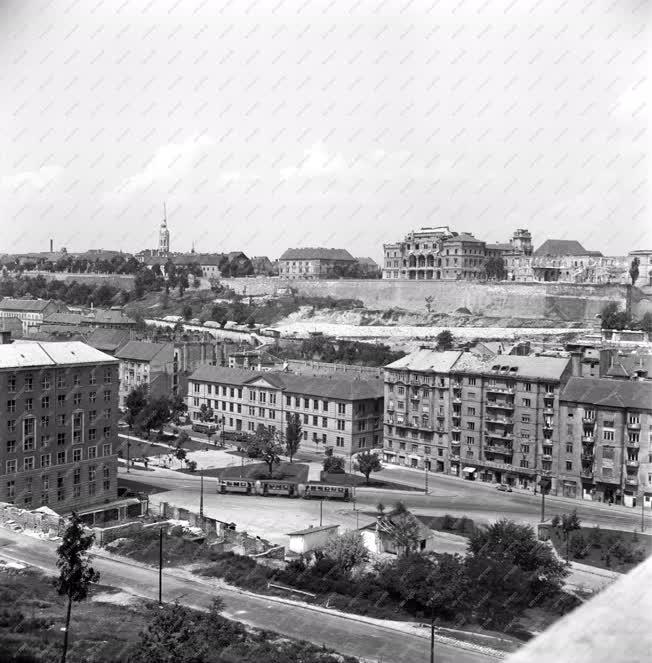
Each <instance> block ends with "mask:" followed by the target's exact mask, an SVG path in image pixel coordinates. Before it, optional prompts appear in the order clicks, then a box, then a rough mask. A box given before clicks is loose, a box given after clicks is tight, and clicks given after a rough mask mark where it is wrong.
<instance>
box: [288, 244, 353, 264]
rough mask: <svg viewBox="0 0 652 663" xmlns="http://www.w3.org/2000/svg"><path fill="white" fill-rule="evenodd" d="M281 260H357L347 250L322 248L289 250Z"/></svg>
mask: <svg viewBox="0 0 652 663" xmlns="http://www.w3.org/2000/svg"><path fill="white" fill-rule="evenodd" d="M279 260H341V261H347V262H355V258H354V257H353V256H352V255H351V254H350V253H349V252H348V251H347V250H346V249H325V248H321V247H316V248H311V247H306V248H301V249H287V251H285V253H284V254H283V255H282V256H281V257H280V258H279Z"/></svg>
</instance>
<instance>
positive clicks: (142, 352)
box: [115, 341, 170, 361]
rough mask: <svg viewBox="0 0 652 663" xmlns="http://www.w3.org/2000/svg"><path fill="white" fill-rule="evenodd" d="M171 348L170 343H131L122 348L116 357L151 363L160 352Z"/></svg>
mask: <svg viewBox="0 0 652 663" xmlns="http://www.w3.org/2000/svg"><path fill="white" fill-rule="evenodd" d="M168 347H170V344H169V343H148V342H147V341H129V342H127V343H126V344H125V345H124V346H123V347H121V348H120V349H119V350H118V351H117V352H116V353H115V356H116V357H117V358H118V359H127V360H130V361H151V360H152V359H154V357H156V355H157V354H159V352H162V351H163V350H165V349H166V348H168Z"/></svg>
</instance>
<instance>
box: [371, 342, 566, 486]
mask: <svg viewBox="0 0 652 663" xmlns="http://www.w3.org/2000/svg"><path fill="white" fill-rule="evenodd" d="M570 372H571V364H570V359H569V358H559V357H523V356H515V355H499V356H496V357H494V358H491V359H489V360H486V359H483V358H481V357H478V356H476V355H474V354H472V353H469V352H453V351H451V352H436V351H434V350H429V349H422V350H419V351H417V352H415V353H412V354H411V355H408V356H407V357H404V358H402V359H399V360H398V361H396V362H394V363H392V364H390V365H389V366H386V367H385V382H386V391H385V435H384V449H383V454H384V458H385V460H386V461H388V462H395V463H398V464H401V465H409V466H412V467H418V468H427V469H428V470H431V471H436V472H445V473H448V474H453V475H455V476H464V477H465V478H467V479H475V478H479V479H480V480H482V481H489V482H497V483H507V484H513V485H517V486H520V487H522V488H534V486H535V485H536V481H537V479H538V478H540V477H541V476H544V475H546V476H547V475H552V471H553V461H554V454H555V453H556V449H558V447H559V443H558V441H559V426H558V418H559V390H560V387H561V385H563V384H565V382H566V380H567V379H568V378H569V377H570ZM553 489H554V490H556V485H555V480H554V477H553Z"/></svg>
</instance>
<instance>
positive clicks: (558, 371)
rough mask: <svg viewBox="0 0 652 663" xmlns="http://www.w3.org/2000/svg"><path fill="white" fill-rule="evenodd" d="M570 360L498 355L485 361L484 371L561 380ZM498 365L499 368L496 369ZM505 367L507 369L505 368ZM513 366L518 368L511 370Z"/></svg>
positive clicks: (567, 358)
mask: <svg viewBox="0 0 652 663" xmlns="http://www.w3.org/2000/svg"><path fill="white" fill-rule="evenodd" d="M569 362H570V358H569V357H534V356H528V357H519V356H518V355H497V356H496V357H493V358H491V359H488V360H486V361H485V362H484V369H483V373H484V374H485V375H496V376H501V375H505V376H510V377H514V378H535V379H541V380H559V379H561V376H562V375H563V373H564V371H565V370H566V368H567V367H568V364H569ZM496 366H497V367H498V369H495V367H496ZM455 368H456V367H455ZM505 368H506V369H507V370H504V369H505ZM513 368H515V369H516V370H515V371H513V370H510V369H513Z"/></svg>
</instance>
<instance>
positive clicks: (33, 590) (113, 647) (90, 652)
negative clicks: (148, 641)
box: [0, 568, 357, 663]
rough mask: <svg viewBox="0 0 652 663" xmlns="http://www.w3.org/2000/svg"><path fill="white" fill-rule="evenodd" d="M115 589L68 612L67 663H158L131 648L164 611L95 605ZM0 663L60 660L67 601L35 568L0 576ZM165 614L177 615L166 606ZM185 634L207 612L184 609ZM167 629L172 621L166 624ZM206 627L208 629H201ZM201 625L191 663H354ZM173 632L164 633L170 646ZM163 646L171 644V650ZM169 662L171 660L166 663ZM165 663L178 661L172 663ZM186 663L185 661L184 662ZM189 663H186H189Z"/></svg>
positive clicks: (240, 629)
mask: <svg viewBox="0 0 652 663" xmlns="http://www.w3.org/2000/svg"><path fill="white" fill-rule="evenodd" d="M118 591H120V590H116V589H114V588H112V587H106V586H102V585H95V586H93V587H92V589H91V594H90V596H89V600H87V601H84V602H83V603H82V604H75V605H74V606H73V610H72V620H71V624H70V626H71V628H70V630H71V639H70V645H69V649H68V657H67V661H68V663H88V662H89V661H116V662H117V661H134V662H135V663H142V662H144V661H145V660H147V661H153V660H162V659H159V658H158V657H157V658H156V659H154V658H152V657H151V655H148V654H146V655H143V652H142V650H141V651H140V652H138V650H137V649H136V646H137V645H138V644H139V643H140V642H141V641H142V637H141V633H142V632H145V631H146V630H147V628H148V626H150V625H151V624H152V622H153V621H154V620H156V619H161V610H160V608H159V607H158V605H157V604H155V603H154V602H153V601H147V600H145V599H139V598H136V599H134V602H133V603H130V604H127V605H124V604H121V605H116V604H112V603H110V602H104V601H93V600H92V599H93V597H96V596H98V595H101V594H107V593H116V592H118ZM0 606H1V607H0V660H1V661H13V662H15V663H58V661H59V660H60V657H61V648H62V644H63V633H62V631H61V627H62V626H64V624H65V614H66V602H65V600H64V598H63V597H61V596H59V595H58V594H57V593H56V590H55V589H54V587H53V585H52V579H51V578H50V577H48V576H46V575H45V574H43V573H41V572H40V571H37V570H34V569H29V568H28V569H24V570H13V569H11V570H3V571H0ZM165 610H166V611H168V612H174V611H175V610H179V608H175V607H173V606H166V607H165ZM181 610H182V611H183V615H184V619H183V620H182V623H183V625H184V627H185V628H186V629H189V630H191V631H192V629H195V628H197V627H198V625H199V624H200V622H201V620H206V619H207V618H208V617H207V616H206V613H204V612H201V611H198V610H192V609H190V608H181ZM166 623H167V624H168V625H169V624H170V621H167V622H166ZM206 626H208V628H206ZM206 626H205V631H206V633H202V637H206V638H208V639H209V640H208V641H205V644H207V645H208V649H209V651H211V655H210V656H208V657H206V658H205V657H204V656H203V655H198V656H197V657H196V658H193V660H196V661H197V663H202V662H203V661H205V660H211V661H212V660H218V658H219V660H228V661H231V662H232V663H251V662H252V661H284V662H286V661H287V663H299V662H301V663H357V659H355V658H354V657H350V656H346V657H342V656H339V655H336V654H335V653H334V652H332V650H329V649H325V648H322V647H318V646H316V645H314V644H312V643H309V642H305V641H300V640H294V639H291V638H287V637H284V636H280V635H279V634H277V633H274V632H271V631H266V630H260V629H248V628H247V627H245V626H244V625H243V624H241V623H240V622H237V621H232V620H228V619H226V618H223V617H221V616H217V617H216V618H213V619H212V620H211V621H210V622H209V624H207V625H206ZM175 636H176V634H175V633H172V634H169V637H170V643H171V644H176V643H175ZM170 643H168V644H170ZM165 660H168V659H165ZM169 660H176V659H175V657H172V658H170V659H169ZM184 660H186V659H184ZM188 660H189V659H188Z"/></svg>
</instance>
